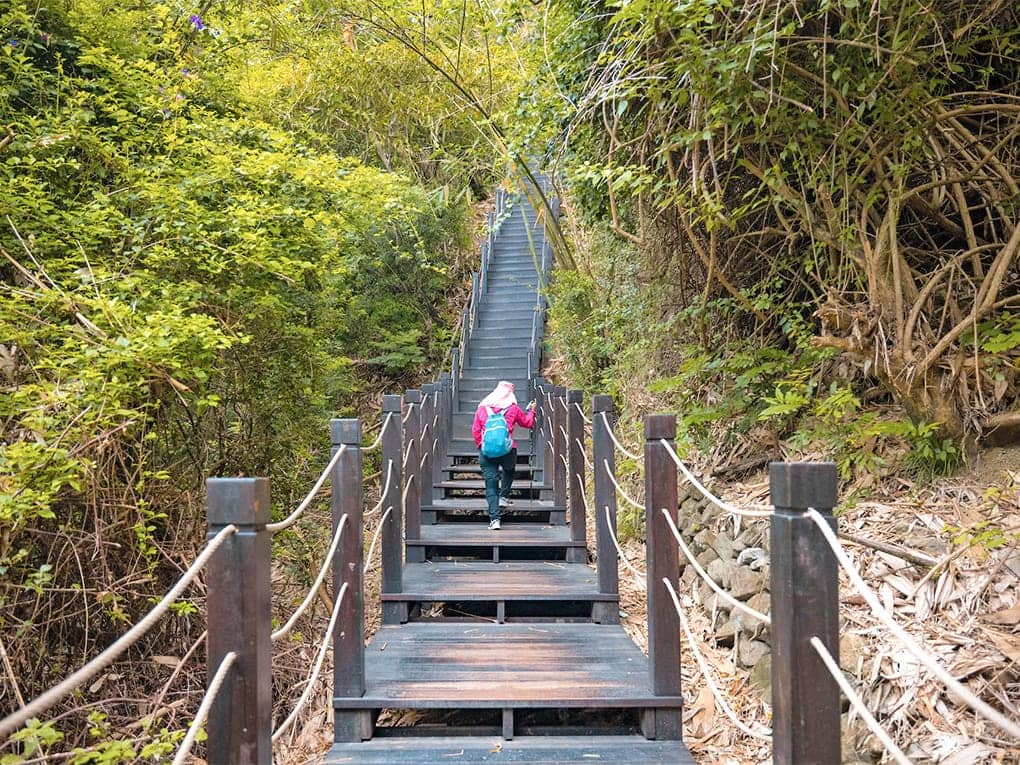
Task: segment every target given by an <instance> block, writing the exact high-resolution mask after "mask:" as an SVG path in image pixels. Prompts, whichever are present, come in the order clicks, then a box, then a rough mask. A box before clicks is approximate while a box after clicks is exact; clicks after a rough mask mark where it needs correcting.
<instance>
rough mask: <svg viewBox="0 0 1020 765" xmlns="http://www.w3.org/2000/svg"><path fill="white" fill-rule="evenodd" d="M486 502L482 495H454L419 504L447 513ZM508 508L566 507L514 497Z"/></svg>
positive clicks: (484, 506) (523, 510)
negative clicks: (449, 497)
mask: <svg viewBox="0 0 1020 765" xmlns="http://www.w3.org/2000/svg"><path fill="white" fill-rule="evenodd" d="M487 508H488V504H487V503H486V501H485V498H484V497H454V498H451V499H434V500H432V502H431V504H425V505H422V506H421V509H422V510H430V511H439V512H441V513H449V512H453V511H456V510H472V511H484V510H486V509H487ZM507 509H509V510H512V511H514V512H517V513H527V512H536V513H537V512H541V513H550V512H552V513H555V512H563V511H564V510H565V509H566V508H564V507H562V506H561V507H556V506H555V505H553V503H552V502H551V501H549V500H544V499H515V500H514V503H513V505H511V506H510V507H509V508H507Z"/></svg>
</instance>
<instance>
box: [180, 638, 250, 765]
mask: <svg viewBox="0 0 1020 765" xmlns="http://www.w3.org/2000/svg"><path fill="white" fill-rule="evenodd" d="M235 661H237V654H236V653H234V652H233V651H230V652H229V653H227V654H226V655H225V656H224V657H223V660H222V661H221V662H220V665H219V666H218V667H217V668H216V674H214V675H213V678H212V680H210V681H209V688H208V689H207V690H206V692H205V696H204V697H203V698H202V703H201V704H199V706H198V711H197V712H195V719H194V720H192V721H191V725H189V726H188V732H187V734H185V736H184V740H183V741H181V746H180V748H178V750H177V754H176V755H174V760H173V763H172V765H184V763H186V762H188V759H189V758H190V757H191V749H192V747H193V746H195V741H197V740H198V733H199V731H200V730H201V729H202V726H203V725H205V721H206V720H207V719H208V718H209V710H211V709H212V705H213V703H214V702H215V701H216V697H217V696H218V695H219V693H220V688H222V687H223V682H224V680H226V679H227V672H229V671H230V668H231V667H232V666H233V664H234V662H235Z"/></svg>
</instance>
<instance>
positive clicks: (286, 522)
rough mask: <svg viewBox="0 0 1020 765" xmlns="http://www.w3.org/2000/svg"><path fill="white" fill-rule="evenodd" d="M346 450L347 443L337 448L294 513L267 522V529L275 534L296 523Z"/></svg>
mask: <svg viewBox="0 0 1020 765" xmlns="http://www.w3.org/2000/svg"><path fill="white" fill-rule="evenodd" d="M345 451H347V444H342V445H341V446H340V448H339V449H337V450H336V454H334V455H333V458H332V459H331V460H330V461H329V464H328V465H326V469H325V470H323V471H322V474H321V475H320V476H319V478H318V480H317V481H316V482H315V485H314V486H312V490H311V491H310V492H308V494H307V496H306V497H305V498H304V499H303V500H302V501H301V504H300V505H298V506H297V509H296V510H295V511H294V512H293V513H291V514H290V515H288V516H287V517H286V518H284V519H283V520H282V521H279V522H277V523H267V524H266V530H267V531H269V532H271V533H273V534H275V533H276V532H277V531H283V530H284V529H286V528H289V527H290V526H293V525H294V523H295V522H297V519H298V518H300V517H301V514H302V513H303V512H304V511H305V510H307V509H308V506H309V505H310V504H312V500H313V499H315V495H316V494H318V493H319V489H321V488H322V484H324V483H325V482H326V479H327V478H329V474H330V472H331V471H332V470H333V467H334V466H335V465H336V463H337V460H339V459H340V455H341V454H343V453H344V452H345Z"/></svg>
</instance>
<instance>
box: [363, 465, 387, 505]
mask: <svg viewBox="0 0 1020 765" xmlns="http://www.w3.org/2000/svg"><path fill="white" fill-rule="evenodd" d="M392 479H393V460H386V483H385V484H384V485H383V490H382V492H380V494H379V501H378V502H376V503H375V506H374V507H373V508H372V509H371V510H369V511H368V512H367V513H365V515H366V517H367V516H369V515H372V513H374V512H376V511H378V510H380V509H381V508H382V504H383V502H385V501H386V494H387V493H388V492H389V490H390V483H391V482H392Z"/></svg>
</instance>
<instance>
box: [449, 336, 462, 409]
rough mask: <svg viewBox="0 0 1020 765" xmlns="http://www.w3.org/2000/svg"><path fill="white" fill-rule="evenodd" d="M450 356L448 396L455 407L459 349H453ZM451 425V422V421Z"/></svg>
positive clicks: (458, 373)
mask: <svg viewBox="0 0 1020 765" xmlns="http://www.w3.org/2000/svg"><path fill="white" fill-rule="evenodd" d="M450 356H451V358H452V363H451V367H452V370H451V375H450V396H451V398H452V399H453V406H455V407H456V406H457V386H458V385H459V384H460V382H459V381H460V349H459V348H454V349H453V351H451V353H450ZM451 417H452V415H451ZM450 422H451V423H452V422H453V420H452V419H451V421H450Z"/></svg>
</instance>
